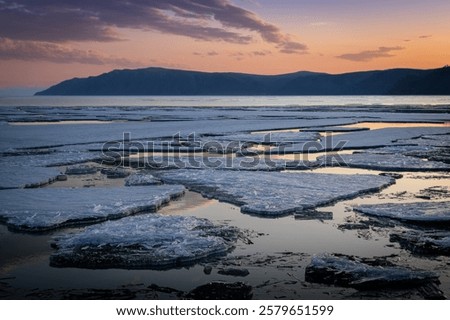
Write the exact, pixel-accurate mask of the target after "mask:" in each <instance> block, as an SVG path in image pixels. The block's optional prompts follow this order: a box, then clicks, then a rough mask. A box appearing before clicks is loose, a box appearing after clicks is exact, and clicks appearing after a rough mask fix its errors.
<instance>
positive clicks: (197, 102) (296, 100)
mask: <svg viewBox="0 0 450 320" xmlns="http://www.w3.org/2000/svg"><path fill="white" fill-rule="evenodd" d="M22 106H31V107H80V106H89V107H105V106H111V107H123V106H129V107H308V106H347V107H351V106H412V107H413V106H448V107H449V108H450V96H22V97H9V96H0V107H22Z"/></svg>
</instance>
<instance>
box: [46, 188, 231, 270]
mask: <svg viewBox="0 0 450 320" xmlns="http://www.w3.org/2000/svg"><path fill="white" fill-rule="evenodd" d="M133 189H135V188H133ZM133 191H134V190H133ZM237 234H238V230H237V229H236V228H232V227H227V226H217V225H214V224H212V223H211V222H210V221H209V220H206V219H199V218H195V217H189V216H163V215H158V214H152V215H141V216H134V217H127V218H123V219H121V220H118V221H108V222H105V223H102V224H100V225H96V226H91V227H88V228H86V229H85V230H84V231H82V232H80V233H77V234H67V235H62V236H59V237H57V238H56V247H57V248H58V250H57V251H56V252H55V253H54V254H52V256H51V257H50V264H51V265H52V266H57V267H80V268H96V269H97V268H127V269H165V268H173V267H181V266H186V265H192V264H194V263H196V262H198V261H199V260H203V259H206V258H208V257H211V256H215V255H221V254H225V253H226V252H227V251H228V250H230V249H231V248H232V247H233V244H234V242H235V241H236V239H237Z"/></svg>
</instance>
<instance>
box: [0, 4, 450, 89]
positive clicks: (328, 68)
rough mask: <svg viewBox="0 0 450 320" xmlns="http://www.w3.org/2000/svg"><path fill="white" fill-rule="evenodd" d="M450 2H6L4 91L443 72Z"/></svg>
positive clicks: (0, 34)
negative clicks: (148, 70) (91, 83)
mask: <svg viewBox="0 0 450 320" xmlns="http://www.w3.org/2000/svg"><path fill="white" fill-rule="evenodd" d="M449 12H450V1H448V0H431V1H418V0H394V1H392V0H391V1H388V0H380V1H367V0H343V1H331V0H317V1H305V0H300V1H294V0H282V1H268V0H212V1H201V0H169V1H153V0H148V1H138V0H130V1H127V2H124V1H119V0H109V1H102V0H101V1H100V0H99V1H67V0H59V1H56V0H43V1H31V0H16V1H10V0H0V71H1V72H0V87H3V88H4V87H45V86H49V85H52V84H54V83H56V82H59V81H62V80H65V79H68V78H73V77H85V76H91V75H97V74H100V73H103V72H108V71H110V70H112V69H124V68H142V67H150V66H159V67H167V68H177V69H189V70H200V71H230V72H244V73H256V74H279V73H288V72H296V71H299V70H308V71H317V72H328V73H343V72H350V71H359V70H372V69H389V68H421V69H422V68H423V69H425V68H438V67H442V66H444V65H447V64H449V63H450V62H449V61H450V38H449V36H448V34H450V19H448V13H449Z"/></svg>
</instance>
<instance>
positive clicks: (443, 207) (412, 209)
mask: <svg viewBox="0 0 450 320" xmlns="http://www.w3.org/2000/svg"><path fill="white" fill-rule="evenodd" d="M354 210H355V211H358V212H361V213H364V214H367V215H370V216H376V217H384V218H390V219H396V220H401V221H404V222H410V223H418V224H430V225H432V224H436V225H437V226H448V225H450V201H443V202H413V203H383V204H374V205H359V206H356V207H354Z"/></svg>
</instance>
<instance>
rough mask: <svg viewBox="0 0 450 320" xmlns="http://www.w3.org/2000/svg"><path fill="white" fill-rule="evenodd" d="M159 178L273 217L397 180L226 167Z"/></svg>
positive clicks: (373, 189)
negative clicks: (257, 170)
mask: <svg viewBox="0 0 450 320" xmlns="http://www.w3.org/2000/svg"><path fill="white" fill-rule="evenodd" d="M160 177H161V178H162V179H163V180H164V181H166V182H169V183H180V184H184V185H186V186H187V187H189V188H191V189H193V190H195V191H199V192H201V193H202V194H203V195H205V196H208V197H213V198H216V199H219V200H223V201H226V202H230V203H233V204H236V205H239V206H241V211H242V212H245V213H251V214H259V215H272V216H274V215H286V214H290V213H295V212H297V213H301V212H302V211H303V210H305V209H311V208H315V207H318V206H321V205H325V204H328V203H331V202H333V201H336V200H341V199H348V198H352V197H356V196H357V195H359V194H361V193H364V192H370V191H376V190H379V189H380V188H383V187H386V186H388V185H390V184H392V183H394V179H392V178H390V177H384V176H376V175H338V174H319V173H282V172H253V171H252V172H249V171H225V170H173V171H166V172H164V173H162V174H161V175H160Z"/></svg>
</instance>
